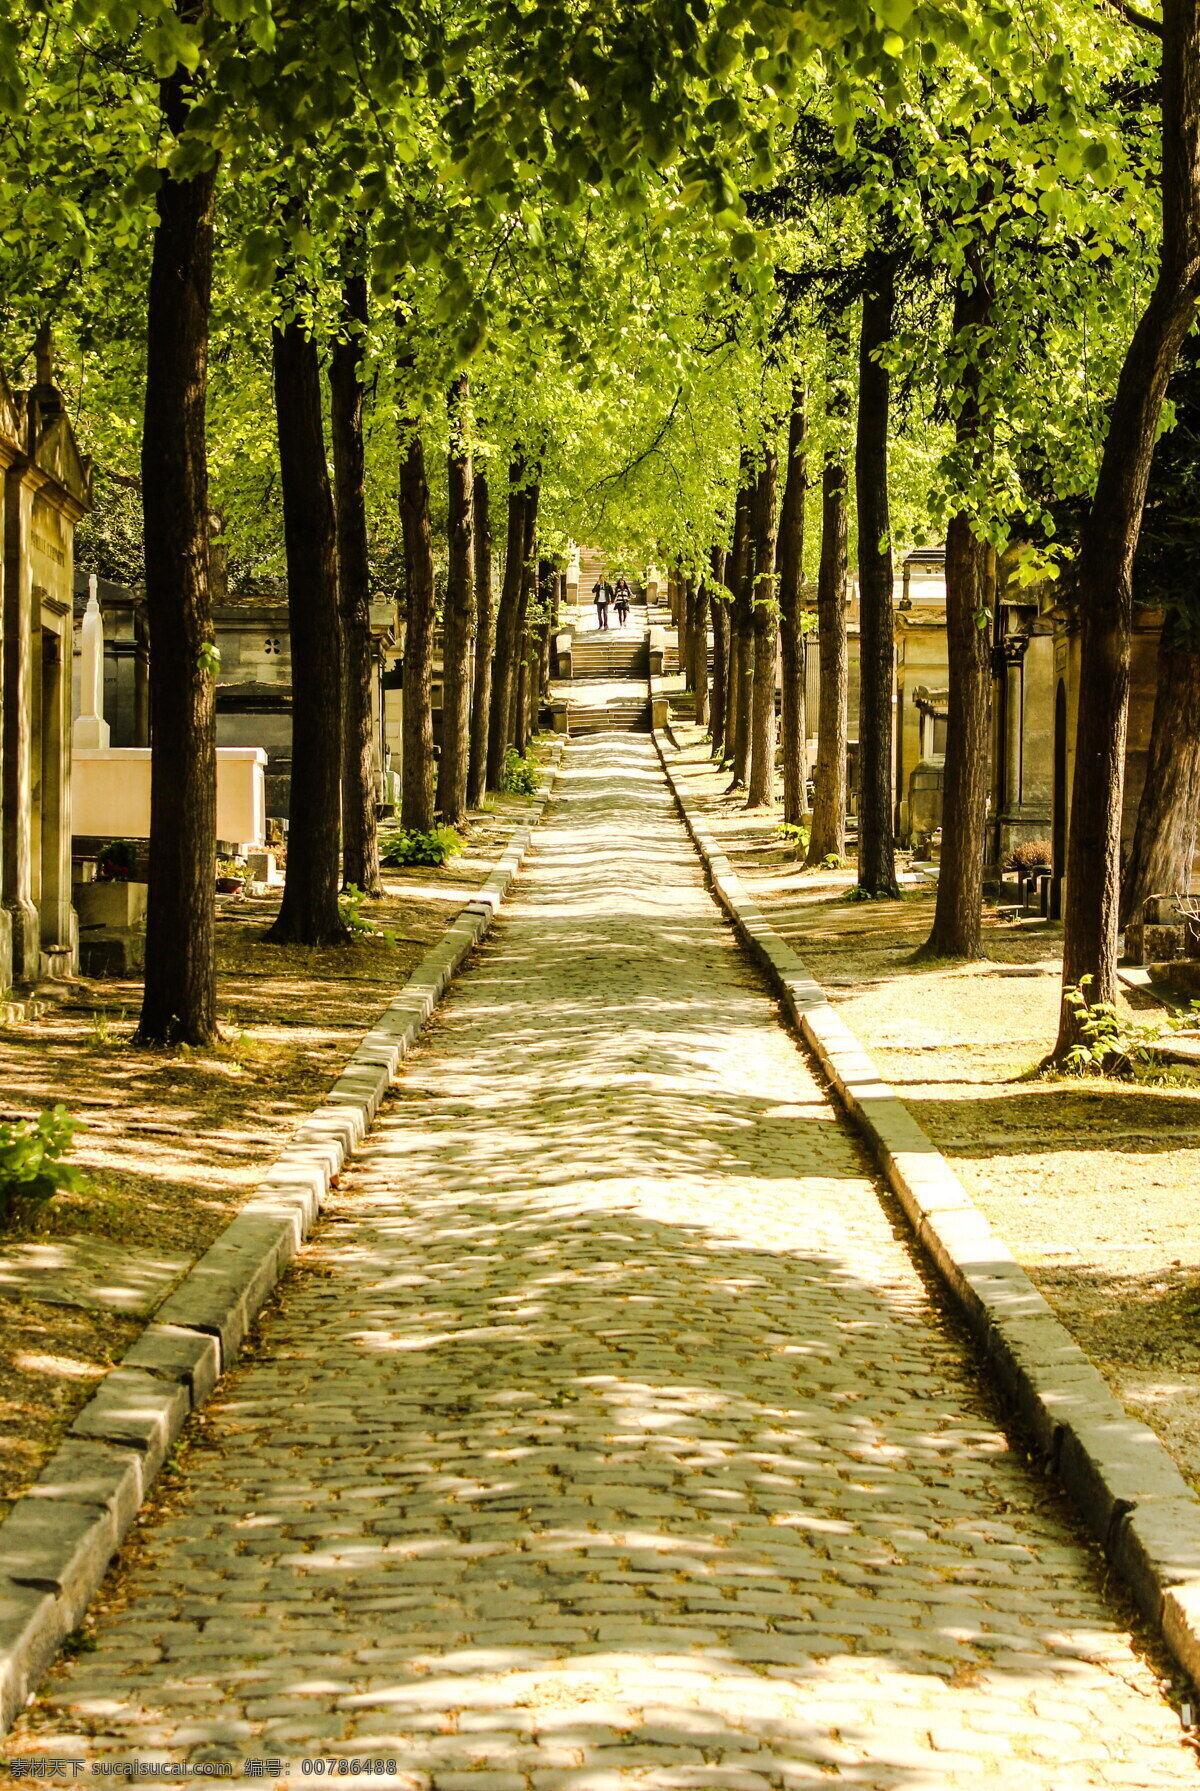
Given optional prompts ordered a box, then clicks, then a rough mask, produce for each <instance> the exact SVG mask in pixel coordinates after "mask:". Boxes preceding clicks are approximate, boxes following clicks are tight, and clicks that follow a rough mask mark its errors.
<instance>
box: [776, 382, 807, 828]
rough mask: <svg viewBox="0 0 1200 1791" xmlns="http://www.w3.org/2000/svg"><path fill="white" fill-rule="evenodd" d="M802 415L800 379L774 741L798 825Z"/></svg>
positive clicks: (803, 722) (788, 805)
mask: <svg viewBox="0 0 1200 1791" xmlns="http://www.w3.org/2000/svg"><path fill="white" fill-rule="evenodd" d="M806 432H807V419H806V412H805V395H804V386H803V383H802V382H800V381H797V383H796V384H795V385H794V386H793V388H792V409H791V415H790V417H789V419H788V445H787V466H786V467H785V469H784V480H783V503H782V506H781V508H780V513H779V550H778V561H779V654H780V663H781V668H782V683H783V692H782V702H781V706H780V714H779V744H780V753H781V757H782V771H783V818H784V820H785V821H787V822H789V823H790V824H791V825H792V826H799V824H800V819H801V816H802V815H804V814H805V813H806V811H807V789H808V717H807V714H806V708H805V700H804V695H805V693H804V634H803V626H802V622H801V615H802V603H801V591H802V588H803V585H804V501H805V496H806V493H807V490H808V460H807V456H806V453H805V440H806Z"/></svg>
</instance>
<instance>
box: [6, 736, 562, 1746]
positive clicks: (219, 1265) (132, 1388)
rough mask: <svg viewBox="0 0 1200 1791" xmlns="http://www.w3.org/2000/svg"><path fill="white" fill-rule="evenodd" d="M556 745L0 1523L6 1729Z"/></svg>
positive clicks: (443, 969)
mask: <svg viewBox="0 0 1200 1791" xmlns="http://www.w3.org/2000/svg"><path fill="white" fill-rule="evenodd" d="M561 757H562V747H561V744H560V743H556V745H555V748H554V750H553V752H552V756H551V759H550V762H549V764H548V765H547V766H546V767H545V770H544V779H545V781H544V785H543V789H542V792H541V794H540V796H539V798H538V801H537V803H536V804H535V806H534V808H533V809H532V810H531V812H530V814H529V816H528V819H527V820H526V821H525V822H523V823H522V825H521V826H520V827H518V828H517V830H516V832H515V833H514V834H513V837H512V839H511V840H510V841H509V843H508V845H507V846H506V848H505V850H504V852H503V854H502V855H501V857H500V859H499V861H498V863H497V864H496V866H495V869H494V870H493V871H492V872H491V875H490V876H489V877H488V878H487V879H486V881H485V882H484V883H483V884H482V885H481V886H480V888H479V889H478V890H477V891H476V892H475V894H474V895H473V896H471V897H470V898H469V899H468V901H467V902H466V903H465V904H464V905H463V907H462V909H461V910H460V912H459V914H458V916H457V918H456V919H455V920H454V921H453V922H452V923H451V925H450V926H449V927H448V928H447V929H446V932H445V933H444V935H443V936H442V938H441V939H440V940H439V941H438V943H437V944H436V945H435V946H433V947H432V949H431V950H430V951H429V952H427V953H426V955H425V957H424V958H422V960H421V962H420V963H419V964H418V965H417V967H416V969H415V970H414V971H413V973H412V975H411V976H410V977H409V979H408V981H407V982H406V983H405V985H404V987H403V988H402V989H401V991H400V993H399V994H398V995H397V996H396V997H395V999H394V1000H393V1001H392V1002H391V1004H390V1005H389V1006H388V1008H387V1009H386V1010H385V1011H384V1013H383V1014H382V1015H381V1016H380V1018H379V1019H378V1020H377V1021H376V1023H375V1025H374V1026H373V1027H372V1028H371V1030H370V1031H369V1032H368V1033H367V1034H366V1035H365V1037H364V1038H363V1039H362V1040H361V1041H360V1043H359V1044H358V1046H357V1047H356V1049H355V1050H354V1051H353V1053H352V1054H351V1056H350V1058H349V1059H348V1061H347V1063H346V1065H345V1068H344V1069H343V1070H342V1073H341V1075H340V1076H339V1077H338V1078H337V1081H336V1082H335V1083H334V1084H333V1087H332V1088H331V1089H330V1091H329V1094H328V1095H327V1097H326V1099H325V1101H324V1102H323V1103H322V1105H321V1106H320V1107H317V1108H316V1109H315V1110H314V1111H313V1112H312V1113H310V1114H309V1116H308V1118H307V1119H306V1120H305V1121H304V1123H303V1124H302V1125H301V1126H300V1127H299V1128H298V1129H297V1131H296V1132H295V1133H294V1134H293V1136H292V1138H291V1140H290V1142H289V1143H288V1144H287V1145H286V1146H285V1147H284V1149H283V1150H282V1151H281V1152H280V1154H279V1156H278V1157H277V1158H276V1160H275V1162H274V1163H273V1164H272V1166H271V1168H270V1169H268V1171H267V1173H266V1174H265V1175H264V1177H263V1179H262V1181H261V1183H260V1184H259V1187H258V1190H257V1192H256V1193H255V1194H253V1195H252V1196H251V1198H250V1199H249V1200H248V1201H247V1202H246V1204H245V1205H244V1206H243V1207H242V1209H241V1211H240V1212H239V1213H238V1214H237V1216H236V1217H235V1218H234V1219H232V1220H231V1221H230V1223H229V1224H228V1225H227V1226H226V1227H225V1229H224V1231H222V1233H221V1234H220V1236H219V1237H218V1238H217V1239H216V1241H215V1242H214V1243H213V1244H212V1245H211V1246H210V1248H209V1249H208V1250H207V1251H206V1252H205V1253H204V1255H203V1256H202V1257H200V1259H199V1260H198V1261H197V1262H196V1263H194V1264H193V1266H192V1268H191V1269H190V1270H189V1272H188V1274H187V1275H186V1276H185V1277H184V1279H183V1280H182V1281H181V1282H180V1284H179V1286H178V1287H177V1288H176V1289H175V1291H174V1292H173V1293H172V1294H171V1295H169V1297H168V1298H167V1299H166V1300H164V1302H163V1304H162V1305H161V1306H160V1307H159V1308H158V1310H157V1311H156V1313H155V1315H154V1319H153V1321H152V1322H151V1323H150V1324H148V1325H147V1326H146V1329H145V1330H144V1331H143V1333H142V1335H141V1336H140V1337H139V1338H138V1340H137V1342H136V1343H135V1344H134V1346H133V1348H132V1349H131V1350H130V1351H129V1352H128V1353H127V1355H125V1357H124V1358H123V1359H122V1360H121V1362H120V1363H119V1364H118V1365H117V1367H116V1368H114V1369H112V1370H110V1372H109V1373H108V1374H106V1375H105V1377H104V1379H103V1380H102V1381H101V1383H100V1386H99V1388H98V1390H97V1392H96V1395H95V1397H94V1398H93V1399H92V1400H90V1401H89V1403H88V1404H87V1405H85V1406H84V1408H83V1410H82V1411H81V1412H80V1413H79V1415H78V1416H77V1417H76V1419H75V1421H74V1423H73V1424H72V1425H71V1428H70V1431H69V1432H68V1434H67V1436H66V1438H65V1440H64V1441H63V1443H62V1444H61V1445H60V1447H59V1449H58V1450H57V1452H56V1453H55V1454H54V1455H53V1456H52V1457H51V1459H50V1461H49V1462H48V1463H47V1465H46V1467H45V1469H44V1470H43V1472H42V1475H41V1477H40V1479H39V1480H38V1481H37V1483H36V1485H34V1486H32V1487H31V1488H30V1489H29V1491H28V1493H26V1495H25V1496H24V1497H23V1498H21V1499H18V1500H17V1502H16V1504H15V1505H14V1506H13V1508H12V1510H11V1511H10V1512H9V1514H8V1516H7V1517H6V1518H5V1519H4V1521H3V1523H0V1734H2V1733H3V1732H4V1731H5V1730H6V1729H7V1728H8V1726H9V1724H10V1723H11V1722H12V1721H13V1720H14V1719H15V1717H16V1716H17V1714H18V1712H19V1711H21V1710H22V1709H23V1708H24V1706H25V1704H26V1703H27V1701H28V1699H29V1696H30V1694H31V1693H32V1692H33V1691H34V1689H35V1688H36V1687H37V1685H38V1683H39V1682H40V1680H41V1679H42V1677H43V1675H44V1674H45V1672H46V1670H47V1668H48V1667H49V1666H50V1664H51V1662H52V1661H53V1660H54V1658H55V1656H56V1654H57V1653H58V1651H59V1648H60V1647H61V1645H62V1642H63V1640H64V1638H65V1637H66V1636H68V1635H69V1634H70V1632H71V1631H72V1630H73V1629H75V1628H76V1627H77V1626H78V1624H79V1621H80V1619H81V1618H82V1616H83V1613H84V1612H85V1610H86V1609H87V1606H88V1604H89V1602H90V1601H91V1599H92V1597H93V1596H94V1594H95V1593H96V1591H97V1589H98V1588H99V1586H100V1583H101V1581H102V1580H103V1578H104V1575H105V1573H106V1571H107V1569H108V1564H109V1562H110V1561H111V1559H112V1557H113V1555H114V1554H115V1552H116V1550H117V1548H118V1547H119V1545H120V1542H121V1539H122V1538H123V1536H124V1535H125V1532H126V1531H127V1530H128V1528H129V1526H130V1524H131V1523H132V1522H133V1519H134V1517H135V1516H136V1515H137V1511H138V1508H139V1506H140V1505H141V1503H142V1501H143V1500H144V1498H145V1497H146V1494H147V1492H148V1491H149V1489H150V1486H151V1483H152V1482H153V1480H154V1477H155V1475H156V1474H157V1473H158V1470H159V1468H160V1467H161V1466H162V1464H163V1462H164V1461H165V1459H166V1457H167V1454H168V1452H169V1451H170V1449H171V1447H172V1445H173V1444H174V1443H175V1441H176V1439H177V1438H178V1436H179V1433H180V1431H181V1430H182V1429H183V1425H184V1422H185V1420H186V1419H187V1417H188V1415H189V1413H190V1412H192V1411H194V1410H195V1409H196V1408H197V1407H198V1406H201V1405H203V1403H204V1401H205V1400H206V1399H207V1398H208V1396H209V1394H210V1393H211V1392H212V1390H213V1388H214V1387H215V1385H216V1383H217V1380H218V1379H219V1377H220V1376H221V1374H223V1373H224V1371H225V1369H226V1368H227V1367H228V1366H229V1365H230V1363H231V1362H232V1360H233V1358H234V1356H235V1355H236V1354H237V1351H238V1349H239V1347H240V1345H241V1343H242V1340H243V1339H244V1337H245V1336H246V1333H247V1331H248V1330H249V1328H250V1326H251V1324H252V1323H253V1322H254V1317H255V1314H256V1313H257V1312H258V1310H259V1308H260V1307H261V1306H262V1304H263V1301H264V1300H265V1299H266V1297H267V1295H268V1294H269V1293H270V1291H271V1289H272V1288H273V1287H274V1285H275V1283H276V1281H278V1279H279V1277H280V1275H281V1274H282V1273H283V1271H284V1269H285V1268H286V1267H287V1265H288V1263H289V1262H290V1261H291V1260H292V1258H293V1256H294V1255H295V1254H296V1251H297V1250H298V1249H299V1247H300V1245H301V1243H302V1242H303V1241H304V1239H305V1237H306V1236H307V1234H308V1232H309V1230H310V1229H311V1227H312V1225H313V1222H314V1221H315V1219H316V1217H317V1214H318V1213H319V1212H320V1210H321V1206H322V1204H323V1202H324V1200H325V1198H326V1196H327V1195H328V1193H329V1190H330V1188H331V1186H332V1185H333V1183H334V1180H335V1178H336V1176H337V1174H338V1172H339V1170H340V1169H341V1167H342V1165H343V1164H344V1163H345V1162H346V1160H347V1159H348V1158H349V1157H350V1155H351V1154H352V1153H353V1151H354V1150H355V1148H356V1147H357V1146H358V1145H359V1144H360V1143H361V1142H362V1140H363V1139H364V1138H365V1137H366V1135H367V1133H368V1132H369V1131H370V1129H371V1126H372V1124H373V1122H374V1119H375V1116H376V1114H377V1112H378V1110H379V1106H380V1103H381V1101H382V1100H383V1097H384V1095H385V1094H386V1093H387V1090H388V1088H389V1087H390V1086H391V1083H392V1081H393V1080H394V1078H395V1076H396V1072H397V1070H398V1068H399V1066H400V1063H401V1060H402V1059H403V1058H404V1057H405V1056H406V1054H407V1053H408V1051H409V1050H410V1049H411V1048H412V1046H413V1044H414V1043H415V1041H416V1039H417V1037H418V1035H419V1033H420V1032H421V1030H422V1028H423V1027H424V1025H425V1022H426V1021H427V1020H428V1019H429V1017H430V1015H431V1014H432V1013H433V1010H434V1008H435V1006H436V1005H437V1003H438V1001H439V1000H440V998H441V997H442V995H443V994H444V993H445V991H446V988H447V987H448V985H449V984H450V982H451V981H452V980H453V978H454V976H455V974H456V972H457V971H458V969H459V967H460V966H461V964H462V962H463V960H464V958H465V957H466V956H467V954H468V952H470V951H472V950H473V949H474V947H475V946H477V945H478V944H479V942H480V940H481V939H482V938H483V936H484V934H485V933H486V932H487V931H488V928H489V927H490V926H491V923H492V920H493V918H494V917H495V915H496V912H497V910H498V909H499V907H500V905H501V903H502V902H503V901H504V898H505V896H506V895H507V893H508V890H509V888H510V886H511V884H512V882H513V879H514V878H515V877H516V875H517V872H518V870H519V869H520V866H521V863H522V860H523V859H524V857H525V854H526V852H527V850H528V848H529V843H530V840H531V838H532V836H533V830H534V828H535V827H536V826H537V823H538V822H539V821H540V820H541V818H542V815H543V813H544V812H545V809H546V805H547V803H548V802H549V800H550V796H551V793H552V791H553V788H554V782H555V778H556V776H557V772H558V767H559V763H560V761H561Z"/></svg>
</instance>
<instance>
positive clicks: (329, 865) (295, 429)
mask: <svg viewBox="0 0 1200 1791" xmlns="http://www.w3.org/2000/svg"><path fill="white" fill-rule="evenodd" d="M271 345H272V361H273V367H274V376H275V413H276V418H277V421H278V427H279V473H280V489H281V492H282V495H283V535H284V547H285V552H286V556H287V581H288V629H289V632H290V636H291V651H292V776H291V791H290V797H289V803H288V814H289V817H290V819H289V826H288V856H287V871H286V874H285V878H284V886H283V900H282V901H281V903H280V907H279V914H278V916H277V918H276V920H275V924H274V926H273V927H272V928H271V930H270V933H269V935H268V937H269V938H271V939H274V940H277V941H279V942H281V943H287V944H292V945H329V944H337V943H340V942H341V941H342V940H344V939H345V937H346V927H345V923H344V922H343V920H342V917H341V914H340V912H339V910H338V900H337V892H338V870H339V857H340V853H339V843H340V838H341V793H342V628H341V615H340V610H339V593H338V564H337V531H336V523H335V519H334V508H333V493H332V491H331V489H330V484H329V469H328V463H327V460H326V456H325V434H324V424H323V421H322V412H321V363H320V356H319V353H318V350H317V343H316V339H315V337H314V336H312V335H311V334H310V333H309V331H308V329H307V328H306V326H305V325H304V323H303V322H302V321H301V320H300V319H299V318H298V317H295V316H293V317H291V318H290V319H289V320H288V321H287V322H286V323H285V324H284V325H283V326H282V327H280V326H279V325H276V326H275V328H274V329H273V331H272V336H271ZM405 714H406V717H407V704H406V706H405Z"/></svg>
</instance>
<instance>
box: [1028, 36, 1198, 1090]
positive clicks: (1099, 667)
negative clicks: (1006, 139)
mask: <svg viewBox="0 0 1200 1791" xmlns="http://www.w3.org/2000/svg"><path fill="white" fill-rule="evenodd" d="M1162 144H1163V154H1162V182H1161V186H1162V208H1163V219H1162V247H1161V250H1160V260H1159V274H1158V281H1157V284H1156V285H1155V288H1154V291H1153V293H1152V294H1151V297H1150V301H1149V303H1148V304H1147V306H1146V309H1145V311H1144V312H1143V314H1142V318H1141V321H1140V322H1139V324H1138V326H1137V329H1136V330H1135V331H1134V335H1133V340H1132V342H1131V343H1130V345H1129V351H1128V353H1127V354H1126V356H1125V362H1124V365H1123V366H1122V368H1121V375H1120V378H1119V380H1118V382H1117V392H1116V397H1115V399H1114V401H1113V408H1112V417H1111V420H1110V422H1109V427H1108V436H1107V438H1106V440H1105V444H1104V454H1103V457H1102V459H1101V462H1100V473H1099V477H1098V479H1097V481H1096V492H1095V496H1094V498H1093V500H1092V507H1091V511H1090V513H1089V516H1088V520H1087V523H1086V525H1085V527H1084V531H1083V540H1082V545H1081V548H1080V555H1079V613H1080V616H1081V619H1082V627H1081V630H1080V660H1079V676H1080V689H1081V690H1082V691H1083V693H1084V699H1083V700H1082V701H1081V702H1080V705H1079V726H1078V731H1077V733H1076V738H1075V775H1074V780H1073V784H1072V791H1071V829H1070V836H1069V839H1068V842H1067V881H1066V889H1065V892H1064V900H1063V994H1064V999H1063V1004H1062V1010H1061V1014H1060V1017H1059V1030H1058V1039H1057V1041H1056V1043H1055V1047H1054V1056H1055V1058H1056V1059H1058V1060H1059V1061H1061V1060H1062V1059H1063V1058H1064V1057H1065V1056H1066V1054H1067V1052H1068V1051H1070V1050H1071V1049H1072V1047H1073V1046H1074V1045H1075V1044H1077V1043H1078V1042H1079V1039H1080V1036H1081V1027H1080V1016H1079V1015H1078V1014H1077V1013H1076V1011H1075V1010H1074V1008H1073V1006H1072V1005H1071V1003H1070V1002H1069V1001H1068V1000H1067V999H1066V996H1067V993H1068V991H1070V990H1072V989H1075V988H1082V989H1083V991H1084V995H1085V998H1086V1000H1087V1002H1088V1004H1089V1005H1091V1004H1092V1003H1094V1002H1112V1001H1114V1000H1115V999H1116V992H1117V920H1118V906H1119V903H1118V896H1119V875H1120V848H1121V800H1122V794H1123V787H1124V772H1125V726H1126V714H1127V709H1128V699H1129V657H1130V647H1131V637H1132V632H1133V559H1134V554H1135V552H1136V550H1137V541H1138V534H1139V531H1140V529H1141V524H1142V510H1143V507H1144V505H1145V501H1146V485H1147V481H1148V479H1149V476H1150V461H1151V457H1152V455H1153V452H1154V439H1155V435H1156V432H1157V429H1158V422H1159V418H1160V415H1161V413H1162V405H1163V399H1164V397H1165V396H1166V390H1167V382H1168V380H1169V379H1170V377H1171V374H1172V372H1173V370H1174V367H1175V362H1176V359H1177V358H1178V354H1179V349H1180V347H1181V345H1182V343H1183V340H1184V338H1185V336H1186V335H1187V332H1188V329H1189V327H1190V325H1191V321H1192V318H1193V315H1194V313H1195V309H1196V300H1197V296H1198V293H1200V0H1164V4H1163V9H1162Z"/></svg>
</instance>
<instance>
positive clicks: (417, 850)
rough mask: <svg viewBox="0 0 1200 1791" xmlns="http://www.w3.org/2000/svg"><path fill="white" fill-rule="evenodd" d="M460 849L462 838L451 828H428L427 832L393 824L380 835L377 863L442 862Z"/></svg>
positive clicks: (392, 864) (394, 864)
mask: <svg viewBox="0 0 1200 1791" xmlns="http://www.w3.org/2000/svg"><path fill="white" fill-rule="evenodd" d="M461 851H462V841H461V840H460V839H459V837H458V835H457V833H455V831H454V829H453V827H431V828H430V830H429V832H428V833H415V832H409V831H408V830H407V829H406V828H404V827H397V828H395V829H394V830H393V831H392V832H390V833H387V834H384V835H383V836H382V837H381V838H380V841H379V862H380V864H382V865H388V866H396V865H402V864H445V862H446V860H447V859H448V858H453V857H454V855H455V853H456V852H461Z"/></svg>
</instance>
